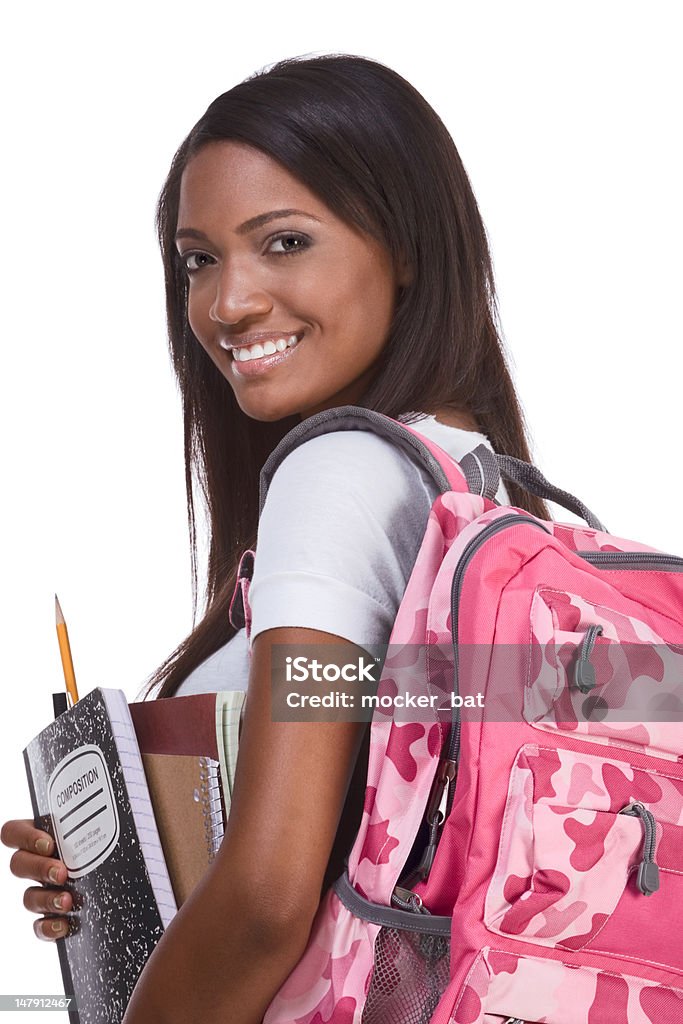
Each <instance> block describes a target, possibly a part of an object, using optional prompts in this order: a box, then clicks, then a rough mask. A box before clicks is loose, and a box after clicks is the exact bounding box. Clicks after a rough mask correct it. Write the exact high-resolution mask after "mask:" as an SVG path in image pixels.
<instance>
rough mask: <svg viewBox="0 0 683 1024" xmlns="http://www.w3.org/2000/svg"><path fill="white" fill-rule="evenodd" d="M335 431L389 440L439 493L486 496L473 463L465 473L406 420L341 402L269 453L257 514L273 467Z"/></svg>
mask: <svg viewBox="0 0 683 1024" xmlns="http://www.w3.org/2000/svg"><path fill="white" fill-rule="evenodd" d="M338 430H367V431H370V432H371V433H374V434H377V435H378V436H380V437H384V438H386V439H387V440H388V441H393V442H394V443H395V444H397V445H398V446H399V447H400V448H401V449H402V450H403V451H404V452H406V454H407V455H409V456H410V457H411V458H412V459H413V461H414V462H416V463H417V464H418V465H419V466H421V467H422V468H423V469H426V470H427V472H428V473H430V474H431V476H432V478H433V480H434V482H435V483H436V485H437V487H438V488H439V491H440V493H441V494H444V493H445V492H446V491H471V492H472V493H473V494H485V496H486V497H488V494H487V493H486V492H485V490H484V489H483V487H484V486H485V482H484V481H483V479H482V476H481V475H480V474H479V472H478V469H477V467H476V466H473V467H470V468H469V469H468V471H467V472H465V470H466V468H467V467H466V465H465V464H463V465H462V466H461V465H459V464H458V463H457V462H456V461H455V459H453V458H452V457H451V456H450V455H449V454H448V453H447V452H445V451H444V450H443V449H442V448H440V447H439V446H438V445H437V444H435V443H434V442H433V441H431V440H429V439H427V438H424V437H423V436H422V435H421V434H420V433H419V432H418V431H417V430H413V429H412V427H411V426H410V425H409V424H407V423H400V422H399V421H398V420H394V419H392V418H391V417H390V416H385V415H384V414H383V413H379V412H375V411H374V410H372V409H364V408H363V407H362V406H357V405H342V406H340V407H339V408H337V409H326V410H324V411H323V412H319V413H316V414H315V415H314V416H309V417H308V419H305V420H303V421H302V422H301V423H298V424H297V425H296V426H295V427H293V428H292V429H291V430H290V431H289V433H288V434H286V435H285V436H284V437H283V439H282V440H281V441H280V443H279V444H278V445H277V447H276V448H275V449H274V450H273V451H272V452H271V454H270V455H269V457H268V458H267V459H266V461H265V463H264V464H263V467H262V469H261V475H260V486H259V515H260V514H261V512H262V511H263V506H264V504H265V500H266V494H267V493H268V488H269V486H270V482H271V480H272V479H273V476H274V474H275V470H276V469H277V468H278V466H279V465H280V463H281V462H282V461H283V460H284V459H285V458H286V457H287V455H289V453H290V452H292V451H294V449H295V448H298V447H299V445H301V444H303V443H304V442H305V441H308V440H310V438H312V437H319V436H320V435H321V434H329V433H332V432H334V431H338ZM494 461H495V460H494ZM496 472H497V467H496ZM496 487H497V484H496ZM494 493H495V491H494Z"/></svg>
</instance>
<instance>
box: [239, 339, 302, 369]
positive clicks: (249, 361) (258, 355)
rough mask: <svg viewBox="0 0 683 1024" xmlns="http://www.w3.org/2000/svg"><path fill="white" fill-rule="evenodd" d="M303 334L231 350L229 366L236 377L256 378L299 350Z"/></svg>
mask: <svg viewBox="0 0 683 1024" xmlns="http://www.w3.org/2000/svg"><path fill="white" fill-rule="evenodd" d="M303 335H304V332H303V331H301V332H300V333H299V334H290V335H283V336H282V337H281V338H277V339H275V340H273V341H270V340H269V341H266V342H264V343H263V344H261V343H257V344H255V345H244V346H242V347H241V348H234V349H232V358H231V360H230V366H231V369H232V372H233V373H234V374H235V376H236V377H256V376H259V375H260V374H262V373H267V372H268V371H269V370H270V369H272V368H273V367H276V366H279V364H280V363H283V362H284V361H285V360H286V359H291V358H292V356H293V355H294V353H295V352H296V351H297V349H298V348H299V342H300V341H301V339H302V338H303Z"/></svg>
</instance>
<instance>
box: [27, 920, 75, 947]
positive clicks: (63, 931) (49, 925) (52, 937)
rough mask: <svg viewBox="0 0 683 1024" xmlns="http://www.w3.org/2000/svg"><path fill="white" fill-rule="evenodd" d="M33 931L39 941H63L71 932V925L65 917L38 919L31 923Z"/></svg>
mask: <svg viewBox="0 0 683 1024" xmlns="http://www.w3.org/2000/svg"><path fill="white" fill-rule="evenodd" d="M33 931H34V932H35V934H36V935H37V936H38V938H39V939H43V940H44V941H46V942H55V941H56V940H57V939H65V938H66V937H67V935H69V934H70V932H71V923H70V920H69V918H66V917H39V918H38V920H37V921H34V922H33Z"/></svg>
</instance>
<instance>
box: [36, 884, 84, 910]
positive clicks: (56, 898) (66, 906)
mask: <svg viewBox="0 0 683 1024" xmlns="http://www.w3.org/2000/svg"><path fill="white" fill-rule="evenodd" d="M73 903H74V901H73V897H72V895H71V893H70V892H69V891H68V889H63V890H60V889H45V888H43V887H42V886H36V885H32V886H31V887H30V889H27V890H26V891H25V893H24V906H25V907H26V909H27V910H30V911H31V913H32V914H66V913H68V912H69V911H70V910H73Z"/></svg>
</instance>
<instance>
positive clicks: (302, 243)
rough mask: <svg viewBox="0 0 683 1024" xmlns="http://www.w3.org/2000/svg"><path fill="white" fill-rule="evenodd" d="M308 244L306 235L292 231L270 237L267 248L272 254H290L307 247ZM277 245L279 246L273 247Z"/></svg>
mask: <svg viewBox="0 0 683 1024" xmlns="http://www.w3.org/2000/svg"><path fill="white" fill-rule="evenodd" d="M308 245H309V239H308V238H307V237H306V235H295V234H292V232H288V233H287V234H283V235H277V236H276V237H275V238H272V239H271V240H270V244H269V246H268V248H269V250H270V251H271V252H272V253H273V255H274V256H290V255H291V254H292V253H296V252H301V251H302V250H303V249H307V248H308ZM277 246H279V247H280V248H274V247H277Z"/></svg>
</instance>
